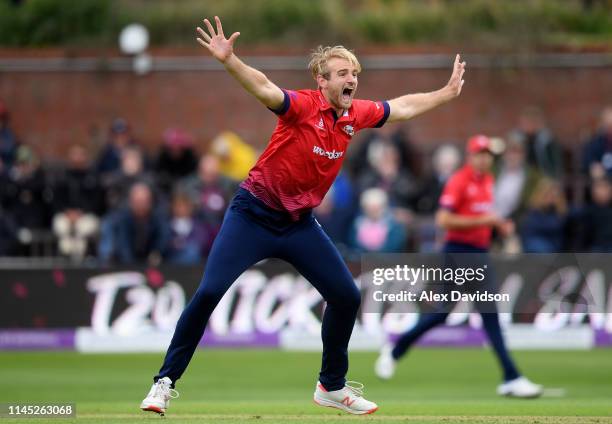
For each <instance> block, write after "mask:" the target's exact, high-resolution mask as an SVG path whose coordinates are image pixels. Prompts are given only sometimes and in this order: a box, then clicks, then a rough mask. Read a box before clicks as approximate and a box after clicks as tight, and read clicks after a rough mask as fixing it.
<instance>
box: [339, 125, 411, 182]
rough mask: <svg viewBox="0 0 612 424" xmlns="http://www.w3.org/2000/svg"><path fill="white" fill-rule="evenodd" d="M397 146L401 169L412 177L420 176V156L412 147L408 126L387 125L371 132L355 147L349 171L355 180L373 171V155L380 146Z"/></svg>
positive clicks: (350, 159)
mask: <svg viewBox="0 0 612 424" xmlns="http://www.w3.org/2000/svg"><path fill="white" fill-rule="evenodd" d="M381 143H382V144H385V143H386V144H391V145H393V146H395V148H396V149H397V152H398V154H399V160H400V168H401V169H403V170H405V171H406V172H408V173H409V174H411V175H414V176H417V175H419V170H420V167H419V163H418V159H419V158H418V154H417V152H416V151H415V149H414V147H413V146H412V142H411V141H410V137H409V135H408V132H407V131H406V126H399V127H398V126H393V125H391V126H388V125H385V126H383V127H382V128H380V129H378V130H376V131H370V132H368V133H367V135H366V136H365V138H364V139H363V140H362V141H361V142H360V143H359V144H358V145H357V146H355V151H354V153H353V154H352V155H351V156H350V158H349V170H350V173H351V175H352V176H353V178H354V179H355V180H358V179H359V178H360V177H361V175H363V174H364V173H366V172H369V171H371V170H372V166H371V164H372V160H371V157H372V155H376V154H377V153H376V149H377V148H378V146H379V145H380V144H381Z"/></svg>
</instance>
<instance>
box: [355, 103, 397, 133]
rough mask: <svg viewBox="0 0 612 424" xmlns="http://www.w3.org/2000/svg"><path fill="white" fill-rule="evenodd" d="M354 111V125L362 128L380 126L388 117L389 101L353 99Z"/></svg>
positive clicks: (358, 128)
mask: <svg viewBox="0 0 612 424" xmlns="http://www.w3.org/2000/svg"><path fill="white" fill-rule="evenodd" d="M353 110H354V111H355V126H356V129H357V130H360V129H363V128H380V127H382V126H383V125H384V124H385V122H386V121H387V118H389V110H390V109H389V103H388V102H386V101H381V102H374V101H372V100H353Z"/></svg>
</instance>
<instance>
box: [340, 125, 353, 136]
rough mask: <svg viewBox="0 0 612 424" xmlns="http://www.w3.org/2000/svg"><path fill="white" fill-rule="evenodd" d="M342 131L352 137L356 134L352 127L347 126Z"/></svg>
mask: <svg viewBox="0 0 612 424" xmlns="http://www.w3.org/2000/svg"><path fill="white" fill-rule="evenodd" d="M342 130H344V132H345V133H347V134H348V135H350V136H351V137H352V136H353V135H354V134H355V129H353V126H352V125H345V126H344V128H342Z"/></svg>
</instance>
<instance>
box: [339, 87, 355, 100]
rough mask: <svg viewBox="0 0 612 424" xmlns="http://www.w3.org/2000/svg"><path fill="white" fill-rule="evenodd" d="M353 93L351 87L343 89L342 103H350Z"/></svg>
mask: <svg viewBox="0 0 612 424" xmlns="http://www.w3.org/2000/svg"><path fill="white" fill-rule="evenodd" d="M353 91H355V90H354V89H353V88H351V87H346V88H344V90H342V101H343V102H348V101H350V100H351V98H352V97H353Z"/></svg>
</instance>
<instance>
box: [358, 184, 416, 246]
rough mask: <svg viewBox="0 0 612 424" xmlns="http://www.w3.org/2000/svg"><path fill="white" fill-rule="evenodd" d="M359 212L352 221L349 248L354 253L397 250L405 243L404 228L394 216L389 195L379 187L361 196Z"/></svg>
mask: <svg viewBox="0 0 612 424" xmlns="http://www.w3.org/2000/svg"><path fill="white" fill-rule="evenodd" d="M361 209H362V214H360V215H359V216H358V217H357V218H356V219H355V222H354V224H353V229H352V233H351V237H350V243H351V247H353V248H354V249H355V250H356V251H357V252H399V251H401V250H402V248H404V246H405V242H406V230H405V228H404V227H403V226H402V225H401V224H400V223H399V222H398V221H397V220H396V219H395V218H394V217H393V214H392V213H391V210H390V209H389V205H388V197H387V194H386V193H385V191H384V190H382V189H380V188H370V189H368V190H366V191H364V192H363V194H362V195H361Z"/></svg>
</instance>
